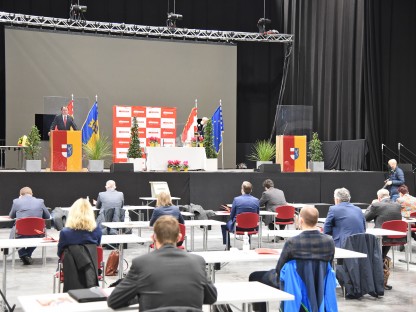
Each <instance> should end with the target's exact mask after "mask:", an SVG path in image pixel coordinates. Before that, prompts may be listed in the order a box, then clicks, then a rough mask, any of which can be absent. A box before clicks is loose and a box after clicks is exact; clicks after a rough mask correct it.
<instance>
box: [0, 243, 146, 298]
mask: <svg viewBox="0 0 416 312" xmlns="http://www.w3.org/2000/svg"><path fill="white" fill-rule="evenodd" d="M146 242H149V239H145V238H141V237H139V236H136V235H103V236H102V238H101V243H102V244H109V245H111V244H119V249H120V261H119V263H121V264H123V261H122V259H123V244H124V243H146ZM22 247H42V249H44V248H46V247H54V248H57V247H58V241H51V240H45V239H44V238H19V239H8V238H5V239H0V249H1V250H2V251H3V280H2V291H3V294H4V296H6V290H7V289H6V285H7V256H8V254H9V249H11V248H22ZM42 255H43V257H44V259H43V262H44V263H45V255H44V252H42ZM122 271H123V267H122V266H121V274H122V273H123V272H122ZM119 275H120V270H119Z"/></svg>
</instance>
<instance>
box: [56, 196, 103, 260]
mask: <svg viewBox="0 0 416 312" xmlns="http://www.w3.org/2000/svg"><path fill="white" fill-rule="evenodd" d="M101 235H102V232H101V229H100V228H99V227H97V224H96V222H95V216H94V211H93V210H92V207H91V204H90V202H89V201H88V200H87V199H85V198H80V199H77V200H76V201H75V202H74V203H73V204H72V206H71V209H70V210H69V214H68V219H67V220H66V223H65V227H64V228H63V229H62V230H61V232H60V233H59V243H58V257H61V255H62V252H63V251H64V249H65V247H67V246H69V245H82V244H95V245H97V246H98V245H100V244H101Z"/></svg>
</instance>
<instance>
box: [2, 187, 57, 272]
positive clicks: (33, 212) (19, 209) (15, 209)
mask: <svg viewBox="0 0 416 312" xmlns="http://www.w3.org/2000/svg"><path fill="white" fill-rule="evenodd" d="M19 195H20V196H19V198H16V199H14V200H13V206H12V210H11V211H10V213H9V217H10V218H11V219H22V218H28V217H36V218H43V219H49V218H50V217H51V215H50V214H49V211H48V209H47V208H46V207H45V203H44V202H43V199H40V198H36V197H34V196H33V192H32V189H31V188H30V187H27V186H26V187H23V188H22V189H21V190H20V192H19ZM39 230H43V229H39ZM15 231H16V228H15V226H13V228H12V231H11V232H10V238H15ZM24 237H26V238H27V237H39V236H38V235H34V236H23V235H18V237H16V238H24ZM35 249H36V247H27V248H19V250H18V253H19V257H20V260H21V261H22V262H23V264H24V265H30V264H32V263H33V260H32V253H33V251H34V250H35Z"/></svg>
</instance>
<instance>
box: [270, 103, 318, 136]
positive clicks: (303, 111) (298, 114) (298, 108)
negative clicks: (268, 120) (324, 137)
mask: <svg viewBox="0 0 416 312" xmlns="http://www.w3.org/2000/svg"><path fill="white" fill-rule="evenodd" d="M312 122H313V107H312V106H306V105H281V106H279V107H278V108H277V117H276V135H306V136H307V141H308V142H309V141H310V139H311V137H312Z"/></svg>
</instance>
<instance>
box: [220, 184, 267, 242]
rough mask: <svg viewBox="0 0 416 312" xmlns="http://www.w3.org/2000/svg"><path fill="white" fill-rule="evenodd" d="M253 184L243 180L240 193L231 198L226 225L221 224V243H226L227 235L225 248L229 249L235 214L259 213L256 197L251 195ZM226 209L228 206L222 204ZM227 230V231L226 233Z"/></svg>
mask: <svg viewBox="0 0 416 312" xmlns="http://www.w3.org/2000/svg"><path fill="white" fill-rule="evenodd" d="M252 190H253V186H252V185H251V183H250V182H248V181H244V182H243V184H242V185H241V195H240V196H237V197H235V198H234V200H233V205H232V207H231V212H230V220H228V222H227V224H226V225H221V231H222V243H223V244H224V245H225V244H226V243H227V235H228V246H226V249H227V250H228V249H230V232H231V233H233V232H234V224H235V221H236V218H237V215H239V214H240V213H243V212H254V213H257V214H259V212H260V205H259V200H258V198H256V197H254V196H252V195H251V191H252ZM223 207H224V208H225V209H226V210H227V211H230V208H228V207H227V206H223ZM227 230H228V233H227Z"/></svg>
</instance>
